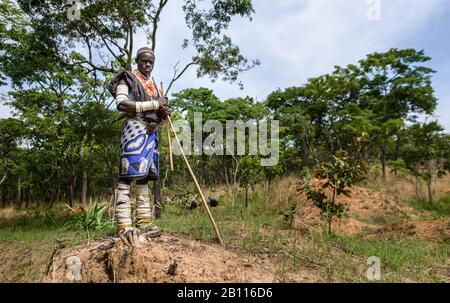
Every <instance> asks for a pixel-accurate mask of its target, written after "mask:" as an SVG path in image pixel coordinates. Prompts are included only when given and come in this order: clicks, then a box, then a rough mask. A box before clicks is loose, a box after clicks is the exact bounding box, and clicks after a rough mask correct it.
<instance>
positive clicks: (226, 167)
mask: <svg viewBox="0 0 450 303" xmlns="http://www.w3.org/2000/svg"><path fill="white" fill-rule="evenodd" d="M227 162H228V161H227V157H226V156H225V155H224V156H223V164H224V165H223V170H224V173H225V183H226V184H227V186H228V187H230V179H229V177H228V164H227Z"/></svg>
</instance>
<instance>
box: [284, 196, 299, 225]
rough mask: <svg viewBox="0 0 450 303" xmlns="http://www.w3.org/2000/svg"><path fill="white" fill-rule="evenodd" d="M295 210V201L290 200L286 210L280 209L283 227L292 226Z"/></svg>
mask: <svg viewBox="0 0 450 303" xmlns="http://www.w3.org/2000/svg"><path fill="white" fill-rule="evenodd" d="M297 211H298V203H297V201H293V202H291V204H290V205H289V208H288V209H287V210H284V211H280V215H282V217H283V222H282V226H283V227H284V228H292V224H293V223H294V218H295V214H296V213H297Z"/></svg>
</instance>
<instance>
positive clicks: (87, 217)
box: [66, 202, 114, 234]
mask: <svg viewBox="0 0 450 303" xmlns="http://www.w3.org/2000/svg"><path fill="white" fill-rule="evenodd" d="M67 207H68V208H69V210H70V211H71V212H72V217H71V218H70V219H69V220H68V221H67V223H66V225H67V226H72V227H74V228H76V229H81V230H83V231H85V232H87V233H88V234H89V232H90V231H98V230H102V229H106V228H110V227H111V226H113V224H114V223H113V222H112V220H110V219H109V218H108V219H106V218H104V214H105V212H106V210H107V209H108V207H107V206H105V205H104V206H100V205H98V203H97V202H95V203H93V204H90V205H89V207H88V208H86V209H85V208H84V207H83V206H81V207H80V211H76V210H75V209H74V208H72V207H70V206H67Z"/></svg>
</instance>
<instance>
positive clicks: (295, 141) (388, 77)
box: [0, 49, 450, 207]
mask: <svg viewBox="0 0 450 303" xmlns="http://www.w3.org/2000/svg"><path fill="white" fill-rule="evenodd" d="M429 60H430V58H429V57H427V56H425V54H424V53H423V52H422V51H416V50H413V49H406V50H397V49H392V50H390V51H388V52H386V53H374V54H370V55H368V56H367V57H366V58H365V59H363V60H361V61H359V62H358V63H357V64H354V65H349V66H347V67H335V69H334V70H333V72H332V73H330V74H326V75H323V76H320V77H317V78H311V79H309V80H308V82H307V83H306V84H304V85H302V86H298V87H291V88H287V89H285V90H277V91H275V92H273V93H271V94H270V95H269V96H268V97H267V99H266V100H265V101H264V102H257V101H255V100H254V99H252V98H251V97H247V98H236V99H227V100H220V99H219V98H217V97H216V96H215V95H214V93H213V91H211V90H209V89H207V88H198V89H194V88H190V89H185V90H183V91H181V92H178V93H175V94H173V96H172V98H171V100H170V103H171V106H172V109H173V112H174V117H181V116H183V117H185V118H186V119H187V120H188V121H189V122H190V123H191V127H192V129H194V125H193V123H194V121H193V113H194V112H201V113H202V115H203V121H206V120H218V121H221V122H222V123H223V125H225V123H226V121H227V120H243V121H248V120H257V121H258V120H259V121H262V120H269V121H270V120H272V119H276V120H279V121H280V160H279V162H278V165H276V166H269V167H262V166H261V165H260V163H259V161H260V156H237V155H226V154H224V155H206V154H205V153H203V155H201V156H190V157H189V160H190V162H191V164H192V166H193V169H194V171H195V172H196V173H197V175H198V178H199V180H200V182H201V183H202V184H204V185H208V186H212V187H214V186H217V185H218V184H227V185H228V186H230V188H231V189H230V190H234V191H235V190H236V188H237V186H241V187H243V188H244V189H245V190H246V192H247V191H248V188H249V187H251V186H252V185H253V184H255V183H256V182H260V181H264V180H265V181H267V182H268V183H270V181H271V180H272V179H273V178H274V177H276V176H279V175H283V174H292V173H294V174H299V173H301V172H302V171H303V170H304V169H305V168H314V167H316V166H317V165H319V164H320V163H323V162H324V161H327V160H328V159H330V157H332V156H333V155H334V154H335V153H336V152H338V151H340V150H349V149H352V148H354V147H355V146H358V148H359V149H358V151H356V153H355V151H352V155H355V156H356V157H359V158H360V159H363V160H364V161H366V162H372V163H379V164H380V167H381V175H382V176H383V177H385V176H386V170H387V167H388V166H389V167H391V168H394V169H395V170H399V169H408V170H409V171H410V172H412V173H413V174H414V175H415V176H416V177H417V178H422V179H423V180H425V181H426V184H428V187H429V200H430V201H432V190H431V184H432V181H433V180H434V179H435V178H437V177H439V176H441V175H442V174H444V173H445V172H446V171H448V170H449V168H450V166H449V158H450V157H449V156H450V155H449V153H450V136H449V135H448V134H445V133H444V132H443V128H442V126H440V125H439V124H438V123H437V122H436V121H433V120H432V118H431V117H432V115H433V113H434V111H435V108H436V104H437V100H436V98H435V96H434V92H433V88H432V83H431V77H432V75H433V73H434V71H433V70H431V69H429V68H427V67H426V66H425V63H426V62H427V61H429ZM51 77H52V78H51V79H52V81H54V82H55V83H64V81H68V82H67V83H68V84H70V85H73V84H74V83H76V84H77V85H78V86H79V87H83V85H85V82H83V81H91V80H90V79H87V78H82V77H78V78H75V80H74V79H72V78H71V76H69V75H67V74H58V73H55V74H53V75H51ZM67 77H68V78H67ZM89 87H90V88H91V87H96V90H91V89H89ZM89 87H88V88H86V90H85V91H84V92H83V91H78V92H77V93H74V94H72V95H70V96H71V98H70V99H67V100H63V101H62V100H61V99H60V95H58V91H57V87H56V86H55V90H51V89H41V90H40V89H30V90H27V89H23V90H19V91H14V92H10V93H9V97H10V100H9V102H8V104H9V105H10V106H12V107H13V109H14V111H15V117H13V118H8V119H2V120H0V131H1V132H0V134H1V142H0V144H1V145H0V155H1V160H2V162H3V168H2V169H3V172H4V173H3V175H4V177H2V180H3V182H2V184H1V186H0V191H1V192H0V197H1V204H0V205H1V206H3V207H5V206H8V205H10V204H15V205H23V206H26V205H27V204H28V203H33V202H35V203H44V204H48V205H53V204H54V203H56V202H59V201H68V202H70V203H71V204H73V203H75V202H76V201H83V202H85V203H86V201H88V200H89V197H91V198H94V199H98V198H107V199H109V198H110V197H111V195H112V194H113V191H114V188H115V182H116V178H117V173H118V164H119V136H120V123H121V122H115V123H113V120H114V118H115V117H116V114H117V112H116V111H115V110H114V109H109V107H108V106H109V104H110V101H111V100H110V98H108V97H107V95H106V94H105V90H104V89H103V86H102V83H98V85H93V84H92V83H90V86H89ZM61 88H62V89H64V86H62V87H61ZM66 96H67V94H66ZM426 117H428V118H426ZM419 118H420V119H419ZM419 120H420V121H426V122H419ZM269 133H270V132H269ZM162 134H163V136H162V147H161V155H162V156H161V164H160V166H161V174H160V175H161V182H162V186H163V193H167V191H170V190H177V191H180V190H181V189H182V188H185V187H189V185H190V184H191V180H190V177H189V175H188V172H187V171H186V169H185V167H184V163H183V162H182V160H181V158H178V157H175V170H174V171H173V172H170V171H168V163H167V161H168V154H167V153H168V146H167V139H166V136H165V129H164V131H163V132H162ZM208 135H209V133H203V139H204V138H206V136H208ZM247 136H248V132H247ZM247 140H248V138H247ZM233 187H234V188H233Z"/></svg>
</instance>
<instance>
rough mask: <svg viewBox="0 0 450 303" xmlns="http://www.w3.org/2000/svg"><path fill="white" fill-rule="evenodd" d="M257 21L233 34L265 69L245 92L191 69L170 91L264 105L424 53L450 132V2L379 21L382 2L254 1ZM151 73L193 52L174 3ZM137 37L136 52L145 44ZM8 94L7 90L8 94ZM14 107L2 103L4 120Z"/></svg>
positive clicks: (391, 8)
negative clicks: (384, 58)
mask: <svg viewBox="0 0 450 303" xmlns="http://www.w3.org/2000/svg"><path fill="white" fill-rule="evenodd" d="M253 3H254V6H255V11H256V12H255V14H254V15H253V21H252V22H250V21H248V20H244V19H240V18H235V19H233V22H232V24H231V26H230V29H229V31H228V34H229V35H230V36H231V37H232V38H233V39H234V42H235V43H236V44H238V45H239V46H240V48H241V51H242V52H243V53H244V54H245V55H247V56H248V57H249V58H257V59H259V60H260V61H261V66H259V67H256V68H254V69H253V70H251V71H248V72H245V73H243V74H242V75H241V76H240V80H242V82H243V84H244V86H245V88H244V90H240V89H239V88H238V86H237V84H229V83H226V82H222V81H217V82H216V83H211V82H210V81H209V79H208V78H203V79H197V78H196V73H195V69H191V70H189V71H188V72H187V73H186V74H185V75H184V76H183V77H182V78H181V79H180V80H179V81H177V82H176V84H175V85H174V87H173V89H172V92H176V91H179V90H182V89H184V88H188V87H201V86H204V87H209V88H211V89H213V90H214V92H215V93H216V95H217V96H219V97H220V98H222V99H226V98H231V97H238V96H246V95H249V96H253V97H256V98H257V99H258V100H261V101H262V100H264V99H265V98H266V97H267V95H268V94H269V93H270V92H271V91H273V90H276V89H277V88H282V89H283V88H286V87H289V86H298V85H302V84H304V83H305V82H306V81H307V79H308V78H309V77H314V76H318V75H321V74H324V73H328V72H330V71H331V70H332V69H333V66H334V65H341V66H343V65H347V64H349V63H355V62H356V61H358V60H359V59H362V58H364V57H365V55H366V54H368V53H372V52H374V51H378V52H382V51H387V50H388V49H389V48H416V49H423V50H425V53H426V54H427V55H429V56H430V57H432V58H433V60H432V61H431V62H430V63H429V64H428V66H430V67H432V68H433V69H435V70H436V71H437V73H436V75H435V76H434V78H433V84H434V88H435V90H436V96H437V98H438V99H439V105H438V108H437V110H436V114H435V115H436V118H437V119H438V121H439V122H440V123H441V124H443V125H444V127H445V128H446V130H447V131H450V80H449V79H450V56H449V55H448V54H449V50H450V39H449V37H448V36H449V29H450V21H449V18H448V16H449V15H450V1H448V0H381V1H380V2H379V3H380V5H379V8H380V11H379V12H380V14H379V16H380V19H379V20H369V18H368V13H369V12H372V11H373V10H371V9H376V6H374V4H373V3H377V0H283V1H272V0H254V1H253ZM161 18H162V21H161V24H160V32H159V36H158V45H157V50H156V55H157V62H156V67H155V70H154V75H155V77H156V78H157V79H158V81H163V82H164V83H167V84H168V82H169V80H170V79H171V76H172V73H173V66H174V64H175V63H176V62H177V61H178V60H180V64H183V63H187V62H188V60H189V58H190V56H191V55H192V50H189V49H187V50H182V49H181V47H180V45H181V43H182V41H183V39H184V38H188V37H189V32H188V30H187V29H186V26H185V24H184V18H183V13H182V11H181V6H180V4H179V1H169V2H168V4H167V7H166V10H165V11H163V13H162V16H161ZM145 44H146V43H145V36H144V34H143V33H139V34H138V37H137V41H136V45H137V47H140V46H144V45H145ZM4 91H5V89H2V92H4ZM6 116H9V110H8V109H7V108H5V107H4V106H1V105H0V117H6Z"/></svg>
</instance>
